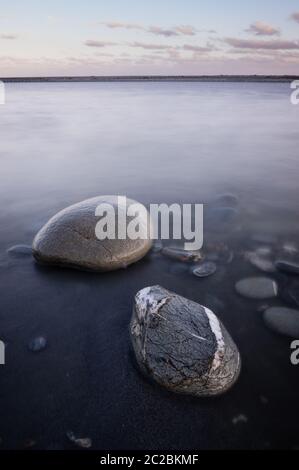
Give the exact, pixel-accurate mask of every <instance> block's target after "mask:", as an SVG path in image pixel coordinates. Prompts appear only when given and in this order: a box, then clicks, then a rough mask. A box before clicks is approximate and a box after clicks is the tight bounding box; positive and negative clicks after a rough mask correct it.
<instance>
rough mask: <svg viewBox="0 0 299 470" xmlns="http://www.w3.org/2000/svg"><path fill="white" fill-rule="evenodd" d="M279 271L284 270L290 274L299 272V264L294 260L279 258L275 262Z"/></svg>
mask: <svg viewBox="0 0 299 470" xmlns="http://www.w3.org/2000/svg"><path fill="white" fill-rule="evenodd" d="M275 266H276V268H277V269H278V270H279V271H284V272H286V273H290V274H299V264H298V263H294V262H292V261H285V260H278V261H276V263H275Z"/></svg>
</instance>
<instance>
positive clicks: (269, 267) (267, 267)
mask: <svg viewBox="0 0 299 470" xmlns="http://www.w3.org/2000/svg"><path fill="white" fill-rule="evenodd" d="M245 258H246V259H247V260H248V261H249V262H250V263H251V264H252V265H253V266H255V267H256V268H258V269H259V270H260V271H263V272H266V273H274V272H275V271H276V268H275V265H274V263H273V261H271V259H269V258H268V256H267V255H260V254H258V253H256V252H248V253H246V254H245Z"/></svg>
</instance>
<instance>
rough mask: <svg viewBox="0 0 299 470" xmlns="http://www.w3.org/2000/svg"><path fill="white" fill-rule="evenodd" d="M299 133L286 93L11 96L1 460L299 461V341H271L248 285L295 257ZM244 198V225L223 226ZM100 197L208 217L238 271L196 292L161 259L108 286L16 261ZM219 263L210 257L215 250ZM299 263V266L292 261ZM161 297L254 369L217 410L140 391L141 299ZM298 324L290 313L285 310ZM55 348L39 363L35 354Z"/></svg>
mask: <svg viewBox="0 0 299 470" xmlns="http://www.w3.org/2000/svg"><path fill="white" fill-rule="evenodd" d="M298 118H299V106H293V105H291V103H290V83H289V82H286V83H245V82H238V83H219V82H215V83H211V82H208V83H197V82H194V83H185V82H174V83H152V82H148V83H138V84H136V83H7V84H6V105H5V106H2V107H1V108H0V136H1V151H0V156H1V161H2V169H1V174H0V195H1V209H0V339H1V340H2V341H4V342H5V343H6V364H5V366H3V367H1V370H0V378H1V386H0V416H1V419H0V438H1V445H0V446H1V447H0V448H2V449H16V448H18V449H23V448H28V447H32V448H34V449H72V448H73V447H74V445H73V443H72V442H70V440H69V439H68V437H67V433H68V432H70V431H71V432H73V433H74V435H75V436H78V437H89V438H90V439H92V448H93V449H105V450H107V449H109V450H115V449H136V450H138V449H155V450H159V449H164V450H165V449H168V450H189V449H196V450H201V449H232V448H233V449H244V448H249V449H274V448H298V446H299V437H298V431H299V424H298V413H299V403H298V386H299V366H297V367H296V366H294V365H292V364H291V362H290V354H291V351H290V343H291V339H290V338H288V337H285V336H281V335H279V334H277V333H275V332H273V331H272V330H270V329H269V328H267V326H266V325H265V323H264V321H263V315H262V313H261V312H260V311H259V309H260V307H261V306H262V305H263V304H269V306H272V305H281V306H288V305H289V304H288V302H287V301H286V300H285V299H286V298H288V295H287V292H288V288H289V287H290V286H291V285H293V284H294V285H295V286H297V287H295V290H296V292H298V284H297V283H298V282H299V281H298V280H297V279H298V277H296V276H295V275H291V274H286V273H282V272H279V271H277V272H274V273H271V274H269V275H268V274H266V276H269V277H271V278H272V279H275V280H276V281H277V283H278V286H279V295H278V297H277V298H274V299H270V300H266V301H265V300H262V301H261V300H250V299H246V298H244V297H242V296H240V295H239V294H237V292H236V291H235V283H236V282H237V281H239V280H240V279H242V278H246V277H250V276H259V275H265V273H262V272H261V271H260V270H259V269H258V268H257V267H255V266H253V265H252V264H251V263H249V261H248V259H247V258H246V256H245V254H246V252H248V251H254V250H256V249H258V248H259V247H265V246H266V247H268V248H269V247H270V248H271V250H272V252H273V253H274V256H275V257H278V256H280V255H281V251H282V250H283V246H284V244H286V243H287V244H288V245H289V244H291V245H293V244H295V245H297V246H299V243H298V233H299V219H298V177H299V166H298V148H299V134H298ZM226 193H230V194H231V193H232V194H234V195H236V197H237V200H238V205H237V209H236V214H235V217H234V218H233V220H232V221H230V222H229V223H224V224H223V221H221V220H219V219H218V218H217V217H214V216H213V215H212V216H209V214H210V213H211V212H212V214H213V211H212V209H213V207H214V203H215V202H214V201H215V198H216V197H217V196H221V195H222V194H226ZM101 194H120V195H127V196H128V197H132V198H134V199H136V200H138V201H140V202H142V203H144V204H145V205H148V204H150V203H162V202H165V203H173V202H177V203H204V204H205V209H204V210H205V215H206V217H207V224H206V226H205V227H204V249H205V247H207V246H208V245H209V244H214V246H218V245H219V243H221V244H225V245H226V246H227V247H228V249H229V250H230V251H231V252H232V254H233V256H232V257H231V259H220V260H218V261H217V271H216V273H215V274H214V275H213V276H211V277H208V278H206V279H199V278H197V277H195V276H194V275H193V274H192V273H191V272H190V268H189V266H187V265H185V264H183V263H179V262H176V261H174V260H171V259H168V258H167V257H163V256H162V255H161V254H159V253H154V252H150V253H149V254H148V255H147V256H146V257H145V258H144V259H143V260H141V261H140V262H138V263H136V264H134V265H132V266H130V267H128V268H127V269H124V270H119V271H116V272H111V273H102V274H95V273H87V272H81V271H74V270H70V269H60V268H55V267H44V266H40V265H38V264H36V263H35V262H34V260H33V258H32V257H31V256H26V255H22V254H13V253H11V254H9V253H7V250H8V249H9V248H10V247H12V246H14V245H17V244H25V245H31V243H32V240H33V238H34V236H35V234H36V233H37V231H38V230H39V229H40V228H41V227H42V225H43V224H44V223H45V222H47V220H48V219H49V218H50V217H51V216H52V215H54V214H55V213H57V212H58V211H59V210H61V209H63V208H64V207H66V206H68V205H70V204H73V203H75V202H79V201H81V200H84V199H86V198H89V197H93V196H96V195H101ZM211 251H213V249H211ZM292 256H293V257H296V256H297V255H295V254H293V255H292ZM155 284H160V285H162V286H164V287H165V288H167V289H170V290H172V291H175V292H177V293H178V294H181V295H183V296H185V297H187V298H190V299H192V300H194V301H196V302H199V303H201V304H203V305H206V306H207V307H209V308H211V309H212V310H213V311H214V312H215V313H216V314H217V315H218V317H219V318H220V319H221V321H222V322H223V323H224V325H225V326H226V327H227V329H228V331H229V332H230V333H231V335H232V337H233V339H234V340H235V342H236V344H237V345H238V348H239V350H240V353H241V357H242V371H241V375H240V377H239V380H238V382H237V383H236V384H235V386H234V387H233V388H232V389H231V390H230V391H228V392H227V393H226V394H224V395H223V396H220V397H217V398H212V399H211V398H210V399H207V398H203V399H198V398H192V397H186V396H180V395H176V394H173V393H170V392H168V391H166V390H164V389H162V388H161V387H159V386H158V385H157V384H154V383H151V382H150V381H149V380H148V379H146V378H145V377H143V376H142V374H141V373H140V372H139V369H138V367H137V365H136V363H135V359H134V354H133V352H132V349H131V345H130V338H129V322H130V318H131V314H132V305H133V298H134V295H135V294H136V292H137V291H138V290H139V289H141V288H143V287H145V286H150V285H155ZM289 306H291V307H292V306H293V307H294V308H296V306H294V305H289ZM38 336H44V337H45V338H46V339H47V346H46V348H45V349H44V350H43V351H40V352H38V353H33V352H32V351H30V350H29V349H28V343H29V342H30V340H31V339H32V338H35V337H38Z"/></svg>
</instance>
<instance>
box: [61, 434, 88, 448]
mask: <svg viewBox="0 0 299 470" xmlns="http://www.w3.org/2000/svg"><path fill="white" fill-rule="evenodd" d="M66 435H67V437H68V439H69V440H70V441H71V442H73V443H74V444H75V445H76V446H77V447H80V448H81V449H90V447H92V440H91V439H90V438H89V437H84V438H78V437H76V436H75V434H74V433H73V432H72V431H68V432H67V433H66Z"/></svg>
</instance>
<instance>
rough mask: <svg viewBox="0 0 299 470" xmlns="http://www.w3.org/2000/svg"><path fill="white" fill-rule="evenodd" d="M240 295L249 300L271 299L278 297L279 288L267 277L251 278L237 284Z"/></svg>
mask: <svg viewBox="0 0 299 470" xmlns="http://www.w3.org/2000/svg"><path fill="white" fill-rule="evenodd" d="M235 287H236V291H237V292H238V294H240V295H242V296H244V297H247V298H249V299H260V300H262V299H269V298H271V297H276V296H277V293H278V286H277V284H276V282H275V281H274V280H273V279H270V278H267V277H250V278H246V279H242V280H241V281H238V282H237V283H236V286H235Z"/></svg>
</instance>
